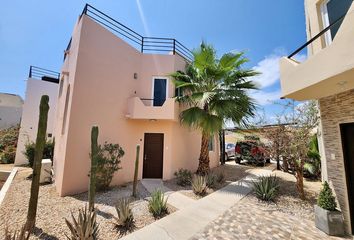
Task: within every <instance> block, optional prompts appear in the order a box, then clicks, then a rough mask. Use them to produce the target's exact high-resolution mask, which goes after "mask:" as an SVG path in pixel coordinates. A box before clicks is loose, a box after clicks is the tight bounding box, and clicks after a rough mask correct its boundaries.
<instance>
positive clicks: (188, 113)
mask: <svg viewBox="0 0 354 240" xmlns="http://www.w3.org/2000/svg"><path fill="white" fill-rule="evenodd" d="M193 56H194V61H193V62H192V63H189V64H187V66H186V69H185V72H183V71H177V72H175V73H173V74H171V76H172V78H173V81H174V84H175V86H176V90H177V92H178V94H177V95H178V96H176V101H178V102H180V103H183V104H184V105H185V106H187V108H186V109H185V110H183V111H182V112H181V114H180V121H181V123H182V124H183V125H186V126H189V127H192V128H196V129H199V130H200V131H201V133H202V142H201V150H200V156H199V166H198V170H197V173H198V174H201V175H205V174H207V173H208V172H209V170H210V167H209V140H210V137H211V136H213V135H214V134H216V133H218V132H219V131H220V130H222V128H223V125H224V122H225V121H232V122H233V123H234V124H242V123H246V122H247V118H248V117H251V116H253V115H254V110H255V108H256V106H255V103H254V102H253V100H252V99H251V98H250V97H249V95H248V90H251V89H256V86H255V85H254V84H253V82H252V81H250V80H249V79H248V78H249V77H252V76H255V75H257V74H258V73H257V72H255V71H254V70H251V69H243V68H242V65H243V64H244V63H246V62H248V59H247V58H245V57H244V54H243V52H240V53H231V52H230V53H226V54H224V55H223V56H222V57H221V58H220V59H218V58H217V56H216V51H215V50H214V48H213V47H212V46H211V45H207V44H205V43H202V44H201V45H200V47H199V48H198V49H196V50H194V51H193Z"/></svg>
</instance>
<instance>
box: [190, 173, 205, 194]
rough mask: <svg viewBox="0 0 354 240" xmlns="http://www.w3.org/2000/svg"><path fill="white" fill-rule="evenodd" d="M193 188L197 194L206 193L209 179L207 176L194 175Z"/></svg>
mask: <svg viewBox="0 0 354 240" xmlns="http://www.w3.org/2000/svg"><path fill="white" fill-rule="evenodd" d="M192 189H193V192H194V193H195V194H197V195H200V196H202V195H204V194H205V193H206V190H207V180H206V176H201V175H194V177H193V179H192Z"/></svg>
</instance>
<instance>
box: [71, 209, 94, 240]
mask: <svg viewBox="0 0 354 240" xmlns="http://www.w3.org/2000/svg"><path fill="white" fill-rule="evenodd" d="M71 218H72V223H71V222H69V221H68V220H67V219H65V222H66V225H67V226H68V228H69V229H70V233H71V237H69V236H67V235H66V237H67V239H69V240H96V239H98V234H99V229H98V224H97V222H96V211H90V210H88V209H87V208H86V207H85V208H84V209H79V215H78V217H77V219H76V218H75V217H74V214H73V213H71Z"/></svg>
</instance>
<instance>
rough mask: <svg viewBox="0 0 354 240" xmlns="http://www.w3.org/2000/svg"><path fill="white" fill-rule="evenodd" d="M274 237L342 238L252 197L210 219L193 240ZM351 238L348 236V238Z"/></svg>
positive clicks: (305, 238) (265, 239)
mask: <svg viewBox="0 0 354 240" xmlns="http://www.w3.org/2000/svg"><path fill="white" fill-rule="evenodd" d="M202 239H203V240H205V239H206V240H219V239H223V240H228V239H230V240H231V239H236V240H237V239H250V240H258V239H262V240H267V239H272V240H277V239H279V240H280V239H281V240H283V239H291V240H293V239H294V240H295V239H301V240H314V239H323V240H329V239H342V238H335V237H329V236H327V235H326V234H325V233H323V232H321V231H319V230H318V229H317V228H316V227H315V226H314V221H311V220H307V219H299V218H298V217H295V216H291V215H289V214H286V213H282V212H279V211H275V210H272V209H271V208H270V207H267V206H261V205H259V204H257V200H256V198H255V197H253V196H247V197H246V198H244V199H242V200H241V201H240V202H238V203H237V204H236V205H234V206H233V207H232V208H230V209H229V210H228V211H226V212H225V213H224V214H223V215H221V216H220V217H219V218H217V219H216V220H215V221H213V222H211V223H210V224H209V225H208V226H206V227H205V228H204V230H203V231H201V232H200V233H198V234H197V235H195V236H194V237H193V238H192V240H202ZM350 239H351V238H350Z"/></svg>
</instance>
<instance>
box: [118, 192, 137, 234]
mask: <svg viewBox="0 0 354 240" xmlns="http://www.w3.org/2000/svg"><path fill="white" fill-rule="evenodd" d="M129 205H130V200H129V198H123V199H120V200H119V201H118V202H117V204H116V211H117V215H118V217H114V218H115V220H116V222H117V226H119V227H123V228H124V229H127V230H129V229H131V228H132V227H133V225H134V216H133V213H132V210H131V209H130V206H129Z"/></svg>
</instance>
